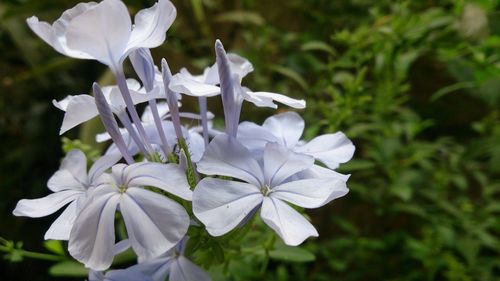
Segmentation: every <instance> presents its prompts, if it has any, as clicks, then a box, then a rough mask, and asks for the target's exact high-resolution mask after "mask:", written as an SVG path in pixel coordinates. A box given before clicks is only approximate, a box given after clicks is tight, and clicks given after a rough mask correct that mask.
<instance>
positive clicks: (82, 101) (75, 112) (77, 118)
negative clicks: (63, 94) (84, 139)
mask: <svg viewBox="0 0 500 281" xmlns="http://www.w3.org/2000/svg"><path fill="white" fill-rule="evenodd" d="M66 99H67V98H66ZM66 99H64V100H66ZM64 100H63V101H64ZM61 102H62V101H61ZM63 105H64V103H63ZM65 111H66V113H65V114H64V119H63V122H62V125H61V130H60V131H59V134H60V135H62V134H64V133H65V132H66V131H68V130H69V129H72V128H74V127H76V126H78V125H80V124H82V123H83V122H86V121H88V120H90V119H92V118H94V117H96V116H97V115H99V112H98V111H97V107H96V105H95V100H94V97H92V96H90V95H77V96H72V97H71V98H70V99H68V104H67V106H66V109H65Z"/></svg>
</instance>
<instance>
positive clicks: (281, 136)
mask: <svg viewBox="0 0 500 281" xmlns="http://www.w3.org/2000/svg"><path fill="white" fill-rule="evenodd" d="M303 131H304V120H303V119H302V117H300V115H299V114H297V113H295V112H285V113H280V114H276V115H274V116H271V117H269V118H267V119H266V120H265V121H264V123H263V124H262V126H259V125H257V124H255V123H251V122H242V123H241V124H240V125H239V127H238V139H239V140H240V141H241V143H243V144H244V145H245V146H246V147H247V148H248V149H250V150H263V149H264V147H265V146H266V144H267V143H269V142H275V143H279V144H281V145H283V146H285V147H287V148H289V149H291V150H293V151H294V152H297V153H300V154H305V155H310V156H312V157H314V158H315V159H316V160H318V161H320V162H322V163H323V164H325V165H326V166H327V167H328V168H330V169H336V168H337V167H338V166H339V164H341V163H346V162H347V161H349V160H351V158H352V156H353V154H354V150H355V147H354V145H353V144H352V142H351V141H350V140H349V139H348V138H347V137H346V135H344V134H343V133H342V132H337V133H334V134H325V135H321V136H317V137H315V138H313V139H312V140H311V141H309V142H304V141H301V140H300V138H301V136H302V133H303Z"/></svg>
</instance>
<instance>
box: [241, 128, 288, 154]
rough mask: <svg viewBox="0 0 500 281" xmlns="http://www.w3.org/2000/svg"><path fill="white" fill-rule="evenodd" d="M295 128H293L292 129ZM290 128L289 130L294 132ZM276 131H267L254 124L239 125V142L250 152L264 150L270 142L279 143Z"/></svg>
mask: <svg viewBox="0 0 500 281" xmlns="http://www.w3.org/2000/svg"><path fill="white" fill-rule="evenodd" d="M292 128H293V127H292ZM292 128H289V130H292ZM274 133H275V132H274V131H270V130H267V129H266V128H264V127H261V126H259V125H257V124H255V123H252V122H247V121H245V122H242V123H240V125H238V135H237V136H238V140H239V141H240V142H241V144H243V145H244V146H245V147H246V148H248V149H250V150H261V151H262V150H264V147H265V146H266V144H267V143H268V142H278V141H279V140H281V139H278V138H276V136H275V135H274Z"/></svg>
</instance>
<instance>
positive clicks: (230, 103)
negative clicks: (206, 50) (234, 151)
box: [215, 40, 243, 137]
mask: <svg viewBox="0 0 500 281" xmlns="http://www.w3.org/2000/svg"><path fill="white" fill-rule="evenodd" d="M215 55H216V61H217V69H218V71H219V80H220V89H221V96H222V106H223V107H224V120H225V123H226V133H227V134H228V135H230V136H232V137H236V134H237V131H238V123H239V119H240V112H241V105H242V104H243V99H242V98H241V97H240V96H239V95H237V94H236V93H235V92H234V81H233V77H232V75H231V67H230V66H229V59H228V57H227V54H226V51H225V50H224V46H223V45H222V43H221V41H220V40H216V41H215Z"/></svg>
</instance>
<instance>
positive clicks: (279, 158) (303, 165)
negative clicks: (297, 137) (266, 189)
mask: <svg viewBox="0 0 500 281" xmlns="http://www.w3.org/2000/svg"><path fill="white" fill-rule="evenodd" d="M313 164H314V158H312V157H311V156H308V155H304V154H298V153H295V152H293V151H291V150H289V149H288V148H286V147H284V146H282V145H279V144H277V143H268V144H267V145H266V148H265V149H264V176H265V179H266V184H269V186H270V187H271V188H273V187H274V186H276V185H279V184H280V183H282V182H283V181H284V180H285V179H287V178H288V177H290V176H292V175H294V174H296V173H298V172H300V171H303V170H305V169H307V168H309V167H311V166H312V165H313Z"/></svg>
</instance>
